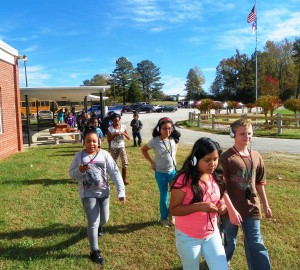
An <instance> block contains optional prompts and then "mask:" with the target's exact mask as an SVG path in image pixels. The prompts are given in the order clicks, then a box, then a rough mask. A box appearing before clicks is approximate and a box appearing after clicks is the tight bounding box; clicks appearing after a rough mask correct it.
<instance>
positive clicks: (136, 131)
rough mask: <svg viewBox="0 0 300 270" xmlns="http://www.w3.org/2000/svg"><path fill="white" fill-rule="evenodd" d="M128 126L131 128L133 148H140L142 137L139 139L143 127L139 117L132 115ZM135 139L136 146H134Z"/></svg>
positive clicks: (135, 114)
mask: <svg viewBox="0 0 300 270" xmlns="http://www.w3.org/2000/svg"><path fill="white" fill-rule="evenodd" d="M130 126H131V127H132V137H133V142H134V144H133V146H137V144H138V146H141V143H142V137H141V129H142V127H143V123H142V122H141V120H139V115H138V114H137V113H134V114H133V119H132V121H131V123H130ZM136 139H137V144H136Z"/></svg>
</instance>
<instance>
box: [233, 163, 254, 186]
mask: <svg viewBox="0 0 300 270" xmlns="http://www.w3.org/2000/svg"><path fill="white" fill-rule="evenodd" d="M251 179H252V172H249V171H248V170H246V169H245V168H241V169H239V170H238V171H237V175H235V176H234V177H233V179H232V181H233V182H235V183H237V186H238V188H239V189H240V190H246V188H247V187H248V186H249V185H251Z"/></svg>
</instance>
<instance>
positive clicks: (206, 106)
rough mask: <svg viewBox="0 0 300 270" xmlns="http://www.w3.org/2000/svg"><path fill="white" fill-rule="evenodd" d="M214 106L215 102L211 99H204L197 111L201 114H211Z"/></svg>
mask: <svg viewBox="0 0 300 270" xmlns="http://www.w3.org/2000/svg"><path fill="white" fill-rule="evenodd" d="M213 106H214V101H213V100H212V99H210V98H206V99H202V100H201V103H200V104H199V105H198V106H197V109H198V110H200V112H201V113H209V111H210V109H212V108H213Z"/></svg>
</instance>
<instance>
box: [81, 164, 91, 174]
mask: <svg viewBox="0 0 300 270" xmlns="http://www.w3.org/2000/svg"><path fill="white" fill-rule="evenodd" d="M89 168H90V167H89V166H88V165H83V164H80V165H79V171H80V172H81V173H85V172H86V171H87V170H88V169H89Z"/></svg>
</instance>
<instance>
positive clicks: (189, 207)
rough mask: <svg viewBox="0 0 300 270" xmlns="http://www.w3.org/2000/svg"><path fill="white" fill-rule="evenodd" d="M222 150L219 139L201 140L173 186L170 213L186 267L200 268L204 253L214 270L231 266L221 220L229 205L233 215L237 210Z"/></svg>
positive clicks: (189, 268)
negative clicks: (228, 187)
mask: <svg viewBox="0 0 300 270" xmlns="http://www.w3.org/2000/svg"><path fill="white" fill-rule="evenodd" d="M220 153H221V150H220V146H219V144H218V143H217V142H214V141H212V140H211V139H209V138H201V139H199V140H197V141H196V142H195V144H194V146H193V149H192V152H191V154H190V155H189V157H188V158H187V160H186V161H185V162H184V164H183V166H182V168H181V169H180V170H179V171H178V173H177V175H176V177H175V179H174V182H173V184H172V187H171V200H170V212H171V214H172V215H173V216H175V236H176V247H177V251H178V254H179V256H180V258H181V263H182V266H183V269H184V270H196V269H197V270H199V264H200V256H201V254H202V255H203V256H204V258H205V260H206V262H207V264H208V267H209V269H210V270H223V269H228V267H227V261H226V255H225V251H224V247H223V245H222V239H221V236H220V232H219V229H218V225H217V219H218V215H219V214H224V213H225V212H226V211H227V208H226V205H227V206H228V210H229V214H230V215H231V213H235V214H237V213H236V211H235V209H234V208H233V207H232V204H231V202H230V200H229V198H228V195H227V194H226V195H224V192H225V181H224V180H223V177H222V171H221V169H220V168H219V167H218V161H219V155H220ZM223 195H224V199H225V202H226V205H225V204H224V202H223Z"/></svg>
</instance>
